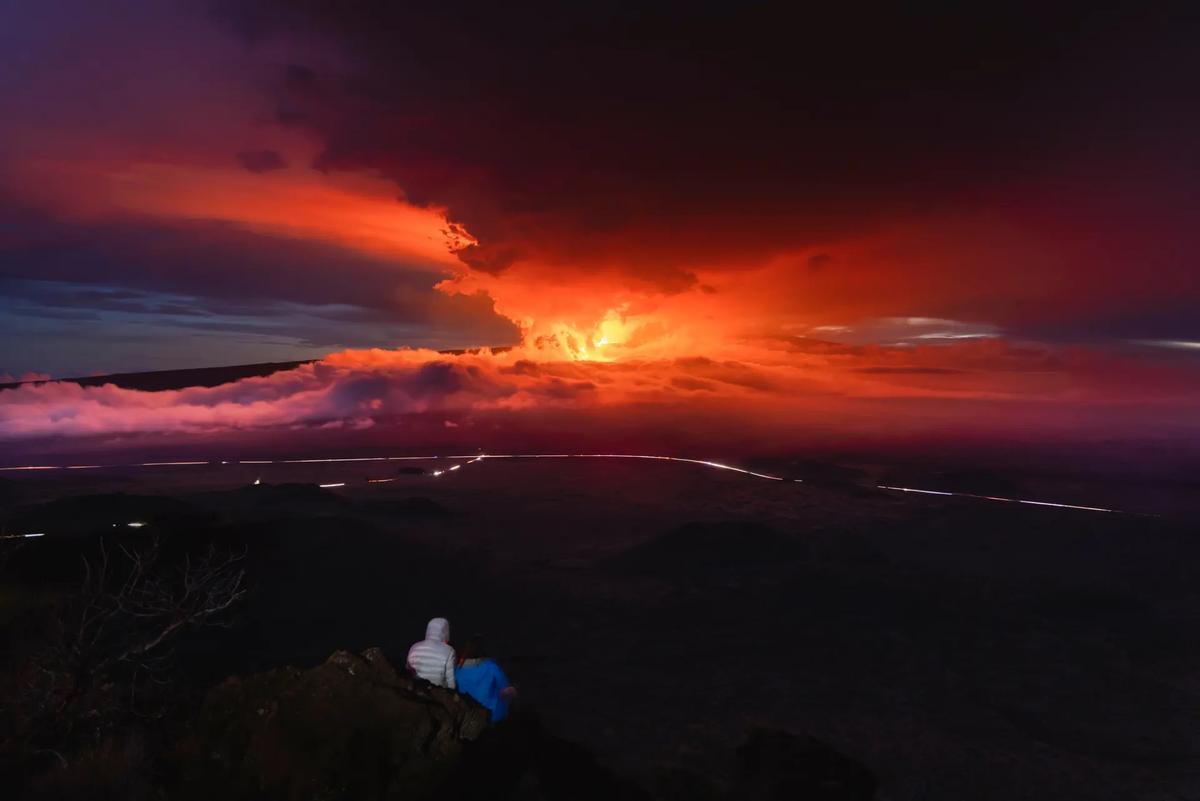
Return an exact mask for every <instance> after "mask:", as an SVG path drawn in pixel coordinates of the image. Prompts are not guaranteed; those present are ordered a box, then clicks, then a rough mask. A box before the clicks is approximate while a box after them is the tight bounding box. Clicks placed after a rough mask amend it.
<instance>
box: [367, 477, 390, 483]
mask: <svg viewBox="0 0 1200 801" xmlns="http://www.w3.org/2000/svg"><path fill="white" fill-rule="evenodd" d="M395 480H396V479H394V478H368V479H367V483H368V484H386V483H388V482H389V481H395Z"/></svg>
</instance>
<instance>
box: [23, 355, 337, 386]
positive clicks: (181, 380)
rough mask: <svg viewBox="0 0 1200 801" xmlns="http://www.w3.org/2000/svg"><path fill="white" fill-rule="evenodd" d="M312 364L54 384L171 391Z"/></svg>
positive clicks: (92, 378)
mask: <svg viewBox="0 0 1200 801" xmlns="http://www.w3.org/2000/svg"><path fill="white" fill-rule="evenodd" d="M312 361H315V360H313V359H307V360H304V361H298V362H263V363H262V364H239V365H233V366H229V367H196V368H192V369H188V370H155V371H153V372H146V373H113V374H112V375H97V376H88V377H86V378H56V379H51V381H61V382H66V383H69V384H78V385H79V386H81V387H101V386H104V385H105V384H115V385H116V386H118V387H120V388H121V389H139V390H142V391H143V392H162V391H164V390H168V389H186V388H187V387H216V386H220V385H221V384H228V383H229V382H231V381H238V380H240V379H243V378H255V377H259V378H261V377H263V376H268V375H271V374H272V373H277V372H279V371H280V370H292V369H294V368H296V367H299V366H300V365H302V364H309V363H310V362H312ZM45 383H50V382H47V381H24V382H22V381H18V382H14V383H9V384H0V390H5V389H15V388H16V387H19V386H21V385H22V384H45Z"/></svg>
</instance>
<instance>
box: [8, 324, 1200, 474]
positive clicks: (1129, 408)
mask: <svg viewBox="0 0 1200 801" xmlns="http://www.w3.org/2000/svg"><path fill="white" fill-rule="evenodd" d="M539 358H540V357H539V356H538V354H537V353H536V352H535V351H531V350H530V349H529V348H527V347H526V348H519V349H515V350H510V351H504V352H500V353H492V352H486V351H485V352H479V353H462V354H459V355H447V354H439V353H436V352H433V351H428V350H424V351H423V350H383V349H366V350H350V351H344V352H340V353H337V354H332V355H330V356H328V357H326V358H325V359H323V360H321V361H318V362H314V363H309V364H305V365H302V366H300V367H297V368H295V369H292V370H285V371H281V372H277V373H274V374H272V375H269V376H266V377H261V378H247V379H242V380H240V381H236V382H233V383H229V384H225V385H222V386H218V387H212V388H202V387H194V388H189V389H184V390H177V391H166V392H140V391H134V390H125V389H119V388H117V387H115V386H113V385H105V386H100V387H80V386H77V385H74V384H70V383H54V382H51V383H45V384H37V385H27V386H22V387H19V388H16V389H9V390H3V391H0V437H3V438H4V439H5V440H8V441H10V442H14V443H25V444H26V445H27V446H29V447H36V445H37V443H38V442H43V443H44V442H56V441H57V442H63V441H71V442H72V443H74V444H75V445H78V446H81V447H82V446H83V444H85V443H87V442H89V441H109V440H111V438H113V437H129V436H140V437H145V436H150V437H155V436H157V437H164V436H165V437H170V436H187V437H192V438H195V437H208V436H213V435H227V434H233V433H235V432H238V433H239V435H240V436H241V435H244V436H250V437H255V438H258V439H261V437H263V436H267V437H270V436H274V437H276V438H283V439H287V440H288V441H290V442H292V443H293V444H294V445H296V444H299V443H302V442H303V441H304V437H305V436H306V435H305V433H304V432H314V431H320V430H327V429H330V428H331V427H336V428H338V429H342V430H364V429H367V428H372V429H374V428H378V427H384V428H387V429H388V430H393V429H394V430H397V431H402V430H405V428H406V427H411V426H414V425H419V424H420V425H425V424H423V423H418V421H421V420H425V419H430V420H432V421H433V422H432V423H429V424H428V425H431V426H433V427H434V429H436V430H439V431H441V432H443V433H442V435H441V436H444V437H445V436H457V435H459V434H461V435H462V436H464V437H466V438H468V439H469V438H470V437H472V436H475V434H474V433H472V432H473V431H475V430H476V429H475V427H474V426H475V424H476V423H480V424H482V423H483V421H491V422H489V423H488V424H487V426H486V427H488V428H489V430H490V429H491V428H492V427H494V426H495V425H498V424H499V423H497V422H496V421H503V426H504V428H505V429H506V430H510V431H522V432H525V433H526V434H528V435H529V436H531V437H534V438H535V439H536V440H537V441H546V440H547V438H551V437H553V436H558V437H559V439H560V444H564V445H565V444H566V443H568V442H577V441H580V438H581V437H586V436H590V435H592V434H598V433H599V431H600V429H597V428H596V426H598V425H603V426H605V427H606V428H609V427H612V426H614V425H620V422H619V421H621V420H625V421H626V422H627V423H629V424H631V425H632V424H634V423H635V422H639V421H640V422H641V423H645V422H646V421H654V420H657V421H658V423H659V424H661V425H663V426H665V428H664V429H663V430H664V431H674V432H675V434H676V435H677V437H678V440H677V442H680V443H690V446H698V445H700V444H702V443H703V442H704V441H705V438H706V436H710V435H711V434H712V430H711V429H712V426H713V425H718V426H721V427H725V426H733V429H732V430H739V427H740V428H741V429H744V430H745V431H747V432H751V431H754V432H758V434H756V436H757V435H759V434H761V435H763V436H766V437H767V440H766V441H769V442H774V444H775V446H776V447H779V448H787V447H794V446H796V445H798V444H799V443H800V442H802V441H803V436H802V435H801V434H800V433H797V432H798V431H799V430H800V429H802V428H803V427H804V426H808V427H810V428H811V427H814V426H815V427H817V428H819V429H821V430H825V431H827V432H828V431H830V430H831V426H832V424H833V421H837V426H838V427H839V428H840V429H842V430H845V431H852V430H879V431H889V432H892V433H895V432H897V431H902V430H905V429H907V428H910V427H912V426H919V425H920V421H921V420H922V419H924V418H925V417H927V416H930V415H932V418H933V419H937V420H941V421H943V422H947V421H951V420H956V421H958V423H957V424H959V425H967V424H970V425H976V426H980V425H981V420H982V419H983V418H986V419H987V420H988V421H989V422H988V424H987V425H986V426H981V427H980V429H979V431H980V432H986V431H992V428H991V424H992V423H993V422H997V421H1008V423H1006V425H1017V426H1020V427H1022V428H1023V430H1024V431H1025V432H1026V433H1027V434H1029V433H1033V432H1036V431H1039V430H1046V431H1057V429H1055V428H1054V426H1056V425H1061V421H1060V415H1059V412H1060V411H1061V410H1063V409H1067V408H1071V409H1074V410H1075V411H1076V412H1077V413H1078V414H1079V416H1080V417H1079V419H1080V420H1087V421H1088V425H1095V424H1096V420H1097V419H1098V418H1097V415H1100V417H1107V419H1109V420H1110V423H1111V425H1112V426H1113V430H1114V431H1117V430H1119V431H1132V430H1143V431H1145V430H1150V429H1153V428H1155V427H1158V426H1163V425H1168V426H1169V425H1182V424H1183V423H1182V422H1181V421H1182V420H1185V419H1193V421H1194V416H1191V417H1189V415H1190V409H1191V408H1192V400H1193V399H1194V395H1195V392H1197V391H1198V390H1200V379H1198V377H1197V376H1196V374H1195V372H1194V371H1191V372H1189V371H1186V370H1185V371H1182V372H1181V371H1179V370H1178V369H1174V368H1172V367H1171V366H1170V365H1162V364H1160V365H1145V364H1142V363H1140V362H1138V361H1137V360H1134V359H1118V358H1115V357H1112V356H1110V355H1105V354H1102V353H1096V352H1075V351H1072V352H1062V353H1053V354H1050V353H1046V352H1043V351H1041V350H1039V349H1034V348H1022V347H1020V346H1015V345H1008V344H1005V343H1003V342H995V341H989V342H987V343H982V342H969V343H961V344H953V345H944V346H927V347H924V348H880V347H878V346H872V347H864V348H851V349H847V350H843V351H840V352H830V353H812V352H793V351H788V350H778V349H762V350H759V351H757V352H756V353H755V354H754V355H753V359H752V360H750V359H747V360H744V361H732V360H718V359H710V358H707V357H687V358H678V359H664V360H646V361H633V362H625V361H618V362H584V361H563V360H560V359H553V360H542V361H538V359H539ZM685 398H686V399H688V400H687V401H686V402H684V400H683V399H685ZM883 402H886V404H885V405H878V404H881V403H883ZM872 404H875V405H872ZM900 408H903V409H905V414H904V415H898V414H897V413H896V411H897V410H898V409H900ZM718 420H719V421H723V422H720V423H717V422H714V421H718ZM444 421H451V422H454V423H455V425H454V426H448V425H446V424H445V422H444ZM601 421H603V422H601ZM739 421H740V422H739ZM772 425H774V426H776V427H777V429H778V430H777V432H776V435H775V436H774V438H771V437H770V436H769V435H768V433H767V430H768V429H769V428H770V427H771V426H772ZM614 430H615V429H614ZM705 432H708V433H707V434H706V433H705ZM1058 435H1061V431H1059V432H1058V433H1057V434H1055V436H1058ZM258 439H256V441H258ZM13 452H14V453H16V452H17V451H16V450H14V451H13Z"/></svg>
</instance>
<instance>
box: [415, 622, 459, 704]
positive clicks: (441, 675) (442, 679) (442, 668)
mask: <svg viewBox="0 0 1200 801" xmlns="http://www.w3.org/2000/svg"><path fill="white" fill-rule="evenodd" d="M449 639H450V621H448V620H446V618H444V617H435V618H434V619H433V620H431V621H429V625H427V626H426V627H425V639H423V640H421V641H420V642H418V643H415V644H414V645H413V647H412V648H409V649H408V659H407V660H406V661H407V664H408V667H409V669H410V670H412V672H413V673H415V674H417V676H419V677H420V678H422V679H425V681H428V682H430V683H432V684H436V685H438V686H439V687H449V688H450V689H452V690H453V689H456V687H455V683H454V662H455V655H454V649H453V648H451V647H450V646H449V644H448V643H447V641H448V640H449Z"/></svg>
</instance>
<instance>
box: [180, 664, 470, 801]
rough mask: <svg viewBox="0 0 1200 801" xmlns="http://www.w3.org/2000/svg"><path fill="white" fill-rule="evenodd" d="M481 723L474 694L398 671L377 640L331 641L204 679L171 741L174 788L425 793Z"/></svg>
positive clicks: (270, 794)
mask: <svg viewBox="0 0 1200 801" xmlns="http://www.w3.org/2000/svg"><path fill="white" fill-rule="evenodd" d="M486 728H487V712H486V711H485V710H484V709H483V708H482V707H480V706H479V705H478V704H476V703H474V702H473V701H471V700H470V699H468V698H466V697H465V696H462V695H459V694H458V693H455V692H452V691H449V690H444V689H442V688H439V687H434V686H432V685H430V684H428V683H427V682H423V681H421V680H419V679H414V678H411V677H409V676H407V675H404V674H402V673H400V672H398V671H397V670H395V668H393V667H392V665H391V664H390V663H389V662H388V661H387V659H386V658H384V656H383V654H382V653H381V652H380V651H379V649H371V650H368V651H365V652H364V653H363V654H362V655H361V656H360V655H355V654H351V653H348V652H346V651H338V652H336V653H334V654H333V655H332V656H331V657H329V659H328V660H326V662H325V663H324V664H323V665H320V666H318V667H316V668H313V669H311V670H299V669H296V668H283V669H279V670H272V671H269V672H267V673H262V674H258V675H255V676H249V677H245V678H231V679H228V680H226V681H225V682H224V683H223V684H221V685H220V686H218V687H217V688H216V689H214V690H213V691H212V693H210V695H209V696H208V698H207V700H206V702H205V704H204V707H203V709H202V710H201V713H200V715H199V719H198V721H197V722H196V724H195V726H194V731H193V734H192V735H191V736H190V737H189V738H188V739H187V740H186V742H185V745H184V747H183V748H182V749H181V758H182V762H183V767H182V775H181V779H182V782H181V783H182V787H181V791H182V792H181V795H182V796H183V797H187V798H196V799H201V798H203V799H212V798H224V799H251V798H253V799H343V798H344V799H393V798H395V799H399V798H404V799H424V798H434V797H435V796H439V795H440V791H441V789H442V788H443V787H444V786H445V785H446V783H447V781H448V779H449V778H450V776H451V775H452V774H453V771H454V769H455V766H456V765H457V763H458V762H459V761H460V759H461V757H462V753H463V748H464V744H466V743H468V742H470V741H472V740H474V739H476V738H478V737H479V736H480V735H481V734H482V733H483V732H484V730H485V729H486Z"/></svg>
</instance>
